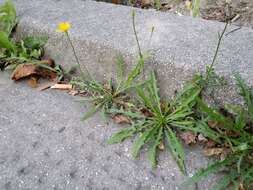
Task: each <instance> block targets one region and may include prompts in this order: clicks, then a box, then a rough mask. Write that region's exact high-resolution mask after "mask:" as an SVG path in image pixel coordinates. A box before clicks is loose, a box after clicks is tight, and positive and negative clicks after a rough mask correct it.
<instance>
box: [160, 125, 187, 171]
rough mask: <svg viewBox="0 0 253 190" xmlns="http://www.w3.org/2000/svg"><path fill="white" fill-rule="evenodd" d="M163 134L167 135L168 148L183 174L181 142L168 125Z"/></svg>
mask: <svg viewBox="0 0 253 190" xmlns="http://www.w3.org/2000/svg"><path fill="white" fill-rule="evenodd" d="M165 134H166V137H167V141H168V147H169V150H170V152H171V154H172V156H173V158H174V159H175V161H176V162H177V165H178V167H179V168H180V170H181V171H182V172H183V173H184V174H185V173H186V170H185V154H184V148H183V146H182V144H181V142H180V141H179V140H178V138H177V136H176V134H175V133H174V132H173V131H172V130H171V129H170V128H169V127H167V128H166V130H165Z"/></svg>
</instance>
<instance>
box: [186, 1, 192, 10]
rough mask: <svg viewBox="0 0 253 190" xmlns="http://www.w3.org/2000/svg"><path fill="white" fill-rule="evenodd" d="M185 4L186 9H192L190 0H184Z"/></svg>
mask: <svg viewBox="0 0 253 190" xmlns="http://www.w3.org/2000/svg"><path fill="white" fill-rule="evenodd" d="M185 6H186V8H187V9H188V10H190V9H192V2H191V1H185Z"/></svg>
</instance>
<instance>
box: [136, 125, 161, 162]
mask: <svg viewBox="0 0 253 190" xmlns="http://www.w3.org/2000/svg"><path fill="white" fill-rule="evenodd" d="M157 129H158V128H156V127H151V128H149V129H147V130H146V131H145V132H144V133H143V134H141V136H140V137H139V138H138V139H137V140H136V141H135V143H134V145H133V149H132V155H133V157H134V158H137V157H138V154H139V151H140V149H141V148H142V146H143V145H144V144H145V143H146V141H147V140H148V139H149V138H152V137H154V134H155V133H156V131H157Z"/></svg>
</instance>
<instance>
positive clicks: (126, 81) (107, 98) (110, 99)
mask: <svg viewBox="0 0 253 190" xmlns="http://www.w3.org/2000/svg"><path fill="white" fill-rule="evenodd" d="M132 23H133V31H134V35H135V38H136V42H137V47H138V53H139V56H138V61H137V64H136V65H135V66H134V68H133V69H132V70H131V71H130V72H129V74H128V75H127V77H125V63H124V59H123V57H122V56H120V55H119V56H118V58H117V62H116V66H117V67H116V68H117V77H116V81H113V80H112V79H109V80H108V81H107V82H105V83H100V82H98V81H96V80H95V79H93V78H90V79H89V80H85V79H74V80H72V81H71V84H73V85H74V86H75V87H77V88H79V89H82V90H85V91H87V93H88V94H89V95H90V98H89V99H88V101H90V102H92V103H93V104H94V107H93V108H92V109H91V110H89V111H88V112H87V113H86V114H85V115H84V117H83V119H84V120H85V119H87V118H89V117H91V116H92V115H93V114H95V113H96V112H97V111H98V110H102V113H103V114H104V115H105V114H106V113H108V111H109V110H110V109H112V108H120V107H125V108H126V107H129V106H131V103H130V102H129V96H128V95H127V94H126V92H127V91H129V90H131V89H133V88H134V87H136V86H139V85H141V84H143V83H145V81H144V82H136V80H137V78H138V77H139V75H140V74H141V73H143V69H144V62H145V57H144V56H143V53H142V51H141V47H140V44H139V39H138V35H137V31H136V27H135V12H134V11H133V13H132ZM152 32H153V30H152ZM133 82H136V83H135V84H134V83H133Z"/></svg>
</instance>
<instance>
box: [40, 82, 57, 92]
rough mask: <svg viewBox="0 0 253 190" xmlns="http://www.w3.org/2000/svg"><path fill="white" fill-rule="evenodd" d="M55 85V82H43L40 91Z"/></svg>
mask: <svg viewBox="0 0 253 190" xmlns="http://www.w3.org/2000/svg"><path fill="white" fill-rule="evenodd" d="M53 85H55V82H47V83H43V84H41V85H40V86H39V87H38V90H39V91H43V90H46V89H49V88H50V87H51V86H53Z"/></svg>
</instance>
